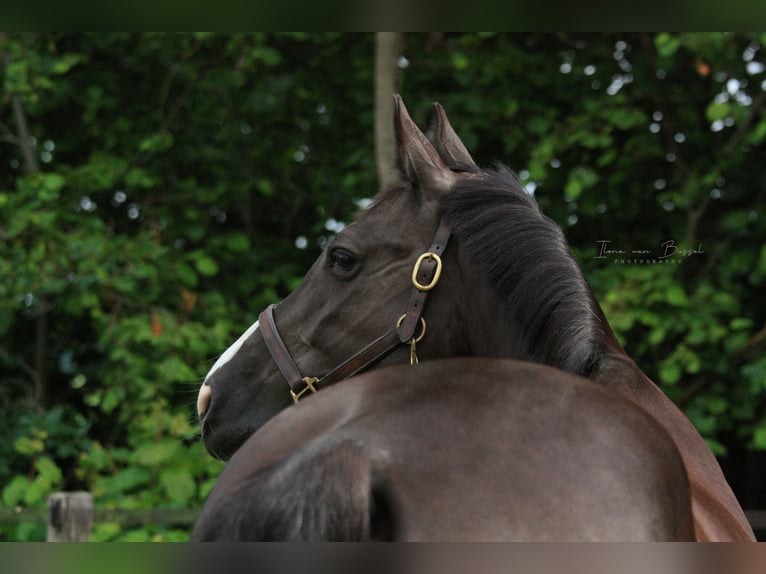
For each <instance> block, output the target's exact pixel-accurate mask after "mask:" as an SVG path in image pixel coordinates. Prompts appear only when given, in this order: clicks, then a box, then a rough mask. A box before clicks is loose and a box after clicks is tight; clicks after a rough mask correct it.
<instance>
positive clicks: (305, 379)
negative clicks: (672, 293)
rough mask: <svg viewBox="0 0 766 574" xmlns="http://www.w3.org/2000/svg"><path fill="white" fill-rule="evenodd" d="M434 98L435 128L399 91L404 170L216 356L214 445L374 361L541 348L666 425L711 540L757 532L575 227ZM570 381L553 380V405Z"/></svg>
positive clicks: (562, 367)
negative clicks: (643, 352) (590, 263)
mask: <svg viewBox="0 0 766 574" xmlns="http://www.w3.org/2000/svg"><path fill="white" fill-rule="evenodd" d="M434 108H435V122H434V130H433V132H434V133H433V142H431V141H430V140H429V139H428V137H426V135H425V134H424V133H423V132H422V131H421V130H420V129H419V128H418V127H417V125H416V124H415V122H414V121H413V120H412V118H411V117H410V115H409V113H408V111H407V109H406V107H405V106H404V103H403V101H402V100H401V98H400V97H399V96H395V114H394V116H395V119H394V121H395V128H396V130H395V131H396V140H397V152H398V157H399V164H400V170H401V173H402V177H401V179H400V181H399V182H398V183H396V184H394V185H393V186H391V187H389V188H387V189H386V190H384V191H383V192H381V193H379V194H378V195H377V196H376V197H375V199H374V201H373V202H372V204H371V206H370V207H369V208H368V209H366V210H364V211H362V212H361V213H359V214H358V216H357V217H356V219H355V221H354V222H353V223H352V224H351V225H349V226H348V227H346V228H345V229H344V230H343V231H342V232H341V233H339V234H338V235H337V236H336V237H335V239H334V240H333V241H332V243H331V244H330V245H329V246H328V247H327V248H326V249H325V250H324V252H323V253H322V254H321V255H320V256H319V258H318V259H317V261H316V262H315V263H314V265H313V266H312V267H311V268H310V270H309V271H308V273H307V274H306V276H305V278H304V280H303V282H302V283H301V284H300V285H299V286H298V288H297V289H295V291H293V292H292V293H291V294H290V295H289V296H287V297H286V298H285V299H284V300H283V301H282V302H280V303H279V305H278V306H270V307H269V308H267V309H266V310H265V311H263V312H262V313H261V314H260V315H259V318H258V321H256V322H255V323H254V324H253V325H252V326H251V327H250V328H249V329H247V331H246V332H245V333H244V334H243V335H242V336H241V337H240V338H239V339H237V341H236V342H235V343H234V344H233V345H232V346H231V347H229V349H227V350H226V351H225V352H224V353H223V354H222V355H221V356H220V357H219V359H218V360H217V361H216V362H215V363H214V365H213V367H212V368H211V370H210V371H209V373H208V374H207V376H206V377H205V380H204V382H203V384H202V386H201V388H200V391H199V395H198V401H197V410H198V414H199V416H200V420H201V427H202V436H203V441H204V443H205V446H206V448H207V450H208V451H209V452H210V453H211V454H212V455H214V456H217V457H219V458H229V457H231V456H232V455H233V454H234V453H235V451H236V450H237V449H238V448H240V447H241V446H242V445H243V443H245V441H246V440H247V439H248V438H250V437H251V435H254V433H255V435H256V436H254V437H253V440H254V441H255V442H257V443H258V444H262V443H261V442H260V441H258V439H257V435H258V434H259V433H260V432H261V431H260V430H259V429H262V428H264V429H265V427H264V424H265V423H267V421H269V420H270V419H272V418H273V417H274V416H275V415H277V414H278V413H280V412H282V411H285V413H287V412H295V411H297V408H296V407H293V406H291V405H292V404H293V403H294V402H296V401H299V400H300V401H302V402H303V399H306V398H308V400H305V403H306V404H307V405H311V404H312V403H313V404H317V403H318V398H321V393H320V394H316V395H315V393H316V392H317V391H318V390H320V389H321V390H322V392H323V393H329V391H330V390H331V389H332V387H333V386H335V385H336V384H339V383H340V382H341V381H344V380H346V379H348V384H346V383H344V384H343V388H346V389H349V388H351V387H352V386H354V387H356V386H359V387H361V386H362V383H363V382H364V381H365V380H366V379H363V378H359V379H357V378H356V377H355V375H359V373H362V372H364V371H367V370H370V369H375V370H378V369H381V368H382V367H388V366H393V365H401V364H405V365H406V364H407V363H412V364H414V363H417V362H418V361H422V362H423V363H425V362H426V361H429V362H430V361H435V360H439V359H445V358H449V357H463V358H464V359H462V360H467V359H465V358H468V357H482V358H485V359H486V360H489V359H492V360H510V361H516V362H514V363H512V364H511V365H512V366H511V368H512V369H513V368H520V363H519V362H529V363H532V364H536V365H542V366H547V367H552V368H553V369H554V370H553V371H550V370H547V371H546V376H545V378H547V379H550V380H561V381H562V382H569V383H571V382H572V381H573V379H572V377H579V378H582V379H588V380H589V381H590V382H591V383H595V384H596V385H597V386H601V387H603V388H604V389H606V390H609V392H611V393H613V394H614V395H619V396H620V397H622V398H623V399H624V400H625V401H627V403H629V404H632V405H633V407H634V408H637V409H639V410H641V411H643V412H645V413H646V414H647V415H648V416H649V417H651V418H652V419H653V420H654V421H655V423H656V424H657V425H659V426H660V427H662V428H663V429H664V431H665V432H666V433H667V435H668V436H669V437H670V440H671V442H672V443H673V445H674V446H675V447H676V448H677V449H678V451H679V453H680V456H681V458H682V460H683V463H684V467H685V470H686V475H687V476H688V482H689V490H690V498H691V508H692V512H693V522H694V536H695V539H696V540H701V541H727V540H731V541H736V540H748V541H753V540H755V537H754V535H753V531H752V528H751V527H750V525H749V523H748V521H747V519H746V517H745V514H744V512H743V510H742V508H741V507H740V505H739V503H738V501H737V499H736V497H735V496H734V493H733V492H732V490H731V488H730V486H729V485H728V483H727V482H726V479H725V477H724V475H723V473H722V471H721V468H720V466H719V464H718V462H717V461H716V459H715V457H714V456H713V454H712V452H711V451H710V449H709V448H708V447H707V445H706V444H705V441H704V439H703V438H702V437H701V436H700V434H699V433H698V432H697V430H696V429H695V428H694V426H693V425H692V423H691V422H690V421H689V420H688V418H687V417H686V416H685V415H684V414H683V413H682V412H681V410H680V409H678V408H677V407H676V405H674V404H673V402H672V401H671V400H670V399H669V398H668V397H667V396H666V395H665V394H664V393H663V392H662V391H661V390H660V389H659V387H658V386H657V385H656V384H655V383H653V382H652V381H651V380H650V379H649V378H648V377H647V376H646V375H645V374H644V373H643V372H642V371H641V369H640V368H639V367H638V366H637V364H636V363H635V361H633V360H632V359H631V358H630V356H629V355H628V354H627V353H626V351H625V350H624V349H623V348H622V346H621V345H620V343H619V342H618V340H617V338H616V336H615V334H614V332H613V330H612V329H611V327H610V326H609V323H608V322H607V320H606V317H605V316H604V313H603V311H602V309H601V307H600V306H599V304H598V302H597V301H596V299H595V297H594V295H593V292H592V290H591V288H590V286H589V284H588V282H587V280H586V278H585V277H584V275H583V273H582V271H581V270H580V267H579V265H578V263H577V261H576V259H575V257H574V255H573V254H572V253H571V251H570V249H569V246H568V244H567V242H566V239H565V237H564V234H563V232H562V231H561V229H560V228H559V227H558V226H557V225H556V224H555V222H553V221H552V220H550V219H549V218H548V217H546V216H545V215H543V214H542V212H541V211H540V209H539V207H538V205H537V203H536V202H535V200H534V198H533V197H531V196H530V195H529V194H528V193H526V192H525V190H524V187H523V185H522V184H521V183H520V182H519V181H518V179H517V178H516V177H515V176H514V175H513V173H512V172H511V171H510V170H508V169H507V168H505V167H504V166H499V167H497V168H495V169H483V168H480V167H479V166H478V165H477V164H476V163H475V162H474V160H473V158H472V157H471V155H470V153H469V152H468V150H467V148H466V147H465V145H464V144H463V142H462V141H461V140H460V138H459V137H458V135H457V133H456V132H455V130H454V129H453V128H452V126H451V124H450V123H449V120H448V118H447V116H446V113H445V112H444V109H443V108H442V107H441V106H440V105H439V104H434ZM360 345H361V349H360V350H358V351H356V349H359V347H360ZM450 364H451V365H453V367H454V368H457V365H455V364H453V363H450ZM470 364H471V365H472V366H476V363H473V362H472V363H470ZM417 372H420V371H412V372H411V373H410V374H408V375H407V377H406V378H407V379H408V380H413V379H415V378H417V384H426V385H427V384H430V383H428V382H427V381H425V380H421V379H426V378H427V375H428V374H429V371H428V370H424V371H423V375H422V376H416V373H417ZM524 372H527V371H524ZM304 373H310V375H306V376H304ZM479 378H480V379H481V380H485V379H486V378H487V377H479ZM508 378H509V379H512V380H515V381H517V380H518V378H519V377H514V376H511V375H510V374H509V375H508ZM535 378H536V379H540V378H541V377H535ZM285 382H287V384H288V385H289V386H286V385H285ZM352 382H353V385H352ZM485 382H486V381H485ZM563 386H564V385H554V386H553V387H552V388H551V389H550V390H551V391H555V392H552V394H551V395H550V396H548V399H549V401H550V402H551V404H553V403H554V402H555V401H556V400H557V396H556V393H560V392H562V388H561V387H563ZM288 391H289V392H288ZM360 392H361V391H360ZM334 394H335V395H336V396H337V393H334ZM413 400H415V399H413ZM297 406H300V407H301V408H300V412H306V411H307V410H309V409H308V407H306V408H303V405H302V404H299V405H297ZM288 407H289V408H288ZM506 407H507V408H512V407H510V405H506ZM621 409H622V411H621V412H625V413H626V416H628V415H627V413H628V411H629V410H630V409H626V408H625V407H624V405H623V407H621ZM554 412H555V411H554ZM285 416H288V415H287V414H285ZM631 416H632V415H631ZM549 420H551V424H555V420H554V419H549ZM275 424H276V423H275ZM289 432H297V431H289ZM446 446H447V445H446V444H445V448H446ZM624 446H625V448H626V449H632V448H636V447H637V444H636V442H635V441H628V442H626V443H625V445H624ZM251 450H252V449H251V448H249V447H248V452H250V451H251ZM251 454H252V453H251ZM421 454H422V457H423V458H426V457H427V456H428V455H427V454H426V453H421ZM572 456H574V457H577V456H578V455H577V453H576V451H575V452H574V453H573V455H572ZM232 462H233V461H232ZM551 463H553V461H551ZM556 468H557V467H556V465H555V464H552V466H551V467H550V468H549V469H548V472H547V473H546V474H545V476H540V477H539V480H540V482H541V487H542V484H543V483H544V482H545V481H546V480H548V479H549V478H550V477H551V476H552V475H554V474H555V473H556ZM226 472H227V471H224V474H226ZM231 472H235V471H234V470H232V471H231ZM445 472H446V470H445ZM296 488H297V486H296ZM213 498H215V497H213ZM208 504H212V503H206V506H207V505H208ZM204 515H205V511H204V510H203V516H204ZM593 519H594V520H597V517H593Z"/></svg>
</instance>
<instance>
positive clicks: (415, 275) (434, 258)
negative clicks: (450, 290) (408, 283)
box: [412, 251, 442, 291]
mask: <svg viewBox="0 0 766 574" xmlns="http://www.w3.org/2000/svg"><path fill="white" fill-rule="evenodd" d="M426 259H430V260H432V261H436V271H435V272H434V278H433V279H431V282H430V283H429V284H428V285H423V284H422V283H421V282H420V281H418V273H420V266H421V265H422V264H423V261H425V260H426ZM441 275H442V259H441V257H439V256H438V255H437V254H436V253H433V252H432V251H426V252H425V253H423V255H421V256H420V257H418V260H417V261H416V262H415V267H414V268H413V269H412V284H413V285H414V286H415V289H417V290H418V291H430V290H431V289H433V288H434V287H436V284H437V283H438V282H439V277H441Z"/></svg>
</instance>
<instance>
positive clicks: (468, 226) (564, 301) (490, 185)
mask: <svg viewBox="0 0 766 574" xmlns="http://www.w3.org/2000/svg"><path fill="white" fill-rule="evenodd" d="M441 210H442V216H443V217H445V218H446V219H447V220H448V221H449V222H450V223H451V224H452V226H453V229H454V234H455V237H456V238H458V241H459V242H460V245H461V246H462V247H463V248H464V249H465V250H466V253H467V254H468V256H469V259H470V260H471V261H473V262H474V263H475V264H476V267H477V269H478V271H479V272H480V273H482V274H483V276H484V277H485V278H486V279H487V281H488V282H489V284H490V285H491V286H492V288H493V290H494V294H495V296H496V297H497V299H498V300H499V302H500V303H501V305H502V306H503V307H504V309H505V310H506V314H507V316H508V317H509V318H510V319H511V320H512V323H513V324H514V325H516V326H517V328H518V329H520V331H521V338H522V340H523V341H524V344H525V347H526V348H525V349H524V350H525V352H526V353H527V354H528V355H530V356H531V358H532V359H533V360H535V361H537V362H540V363H543V364H548V365H551V366H555V367H558V368H561V369H564V370H567V371H570V372H574V373H578V374H587V373H588V372H589V371H590V369H591V367H592V365H593V362H594V360H595V358H596V354H597V350H598V348H599V345H600V343H601V341H602V339H603V333H602V331H601V327H600V322H599V319H598V315H597V313H596V310H595V309H594V302H593V299H592V294H591V291H590V287H589V286H588V284H587V281H586V280H585V277H584V276H583V274H582V272H581V270H580V267H579V265H578V264H577V262H576V260H575V259H574V256H573V255H572V253H571V251H570V250H569V246H568V244H567V242H566V239H565V238H564V234H563V233H562V231H561V229H560V228H559V227H558V226H557V225H556V224H555V223H554V222H553V221H552V220H551V219H549V218H548V217H546V216H544V215H543V214H542V212H541V211H540V209H539V207H538V205H537V203H536V202H535V200H534V198H532V197H531V196H530V195H529V194H528V193H526V191H525V190H524V188H523V186H522V184H521V183H520V182H519V180H518V179H517V178H516V177H515V175H514V174H513V173H512V172H511V171H510V170H508V169H507V168H505V167H502V166H501V167H500V168H499V169H498V170H496V171H495V170H481V171H480V172H475V173H474V174H472V176H471V177H468V178H461V179H460V180H459V181H458V183H457V184H456V185H455V186H454V187H453V189H452V190H451V191H450V192H449V193H448V194H446V195H445V196H444V197H443V198H442V201H441Z"/></svg>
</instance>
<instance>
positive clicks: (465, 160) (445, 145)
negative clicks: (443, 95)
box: [434, 102, 477, 169]
mask: <svg viewBox="0 0 766 574" xmlns="http://www.w3.org/2000/svg"><path fill="white" fill-rule="evenodd" d="M434 109H435V110H436V120H435V123H434V131H435V132H436V133H435V135H434V146H436V150H437V151H438V152H439V155H440V156H441V157H442V159H443V160H444V161H445V162H446V163H447V165H449V166H450V167H451V168H453V169H458V168H475V167H477V166H476V163H475V162H474V161H473V158H472V157H471V154H470V153H468V150H467V149H466V147H465V144H463V142H462V141H461V140H460V138H459V137H458V135H457V133H455V130H454V129H453V128H452V125H451V124H450V123H449V120H448V119H447V114H446V112H445V111H444V108H443V107H442V106H441V104H439V103H438V102H434Z"/></svg>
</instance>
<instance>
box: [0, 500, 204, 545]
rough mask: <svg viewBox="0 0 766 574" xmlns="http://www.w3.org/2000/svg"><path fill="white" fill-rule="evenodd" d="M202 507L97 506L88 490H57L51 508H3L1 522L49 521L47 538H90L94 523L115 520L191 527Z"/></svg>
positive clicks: (131, 524) (49, 506) (0, 510)
mask: <svg viewBox="0 0 766 574" xmlns="http://www.w3.org/2000/svg"><path fill="white" fill-rule="evenodd" d="M197 514H199V509H191V508H95V507H94V505H93V495H92V494H90V493H89V492H57V493H55V494H51V495H50V496H49V497H48V508H47V509H45V508H24V507H16V508H0V525H2V524H21V523H25V522H31V523H35V524H45V525H46V540H47V541H48V542H64V541H87V540H88V539H89V538H90V534H91V531H92V529H93V524H96V523H104V522H114V523H117V524H120V525H122V526H127V527H136V526H143V525H145V524H153V525H156V526H177V527H187V528H188V527H191V525H192V524H194V521H195V520H196V518H197Z"/></svg>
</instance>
